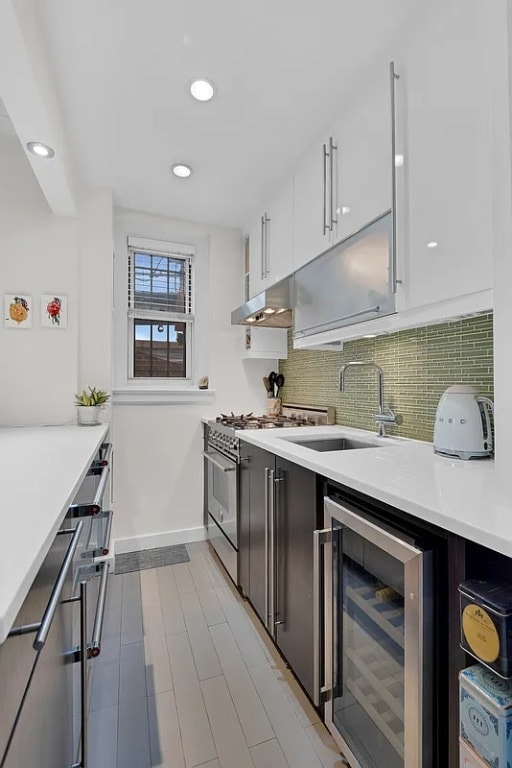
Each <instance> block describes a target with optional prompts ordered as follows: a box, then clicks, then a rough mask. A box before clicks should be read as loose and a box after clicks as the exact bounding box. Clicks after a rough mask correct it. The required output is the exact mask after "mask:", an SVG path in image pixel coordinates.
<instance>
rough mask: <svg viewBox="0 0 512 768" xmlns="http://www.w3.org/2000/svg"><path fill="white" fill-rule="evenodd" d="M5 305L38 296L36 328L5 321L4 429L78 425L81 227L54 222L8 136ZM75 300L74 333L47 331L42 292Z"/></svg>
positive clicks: (1, 270) (1, 227) (3, 194)
mask: <svg viewBox="0 0 512 768" xmlns="http://www.w3.org/2000/svg"><path fill="white" fill-rule="evenodd" d="M0 169H1V171H0V287H1V290H0V302H1V307H2V313H3V311H4V293H17V292H20V293H27V294H29V295H31V296H32V301H33V317H32V328H31V329H6V328H5V327H4V322H3V317H2V319H1V320H0V349H1V367H2V375H1V376H0V425H2V426H5V425H12V424H14V425H17V424H43V423H63V422H66V421H68V420H74V418H75V412H74V407H73V395H74V393H75V391H76V384H77V367H78V307H77V280H78V242H77V229H76V221H75V220H74V219H71V218H64V217H60V216H54V215H53V214H52V213H51V212H50V210H49V208H48V204H47V202H46V200H45V198H44V197H43V194H42V192H41V189H40V187H39V185H38V183H37V181H36V179H35V177H34V175H33V172H32V169H31V167H30V164H29V163H28V160H27V158H26V156H25V153H24V151H23V149H22V147H21V145H20V143H19V141H18V139H17V137H16V136H14V135H9V134H1V135H0ZM54 292H55V293H56V294H59V293H62V294H65V295H67V297H68V306H69V318H68V327H67V328H66V329H49V328H42V327H41V323H40V297H41V294H42V293H54Z"/></svg>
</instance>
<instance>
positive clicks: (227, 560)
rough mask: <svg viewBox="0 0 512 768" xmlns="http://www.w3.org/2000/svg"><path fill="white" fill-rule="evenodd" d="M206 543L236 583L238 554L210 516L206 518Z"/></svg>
mask: <svg viewBox="0 0 512 768" xmlns="http://www.w3.org/2000/svg"><path fill="white" fill-rule="evenodd" d="M207 533H208V541H209V542H210V544H211V545H212V547H213V548H214V550H215V551H216V552H217V554H218V556H219V557H220V559H221V561H222V563H223V565H224V567H225V569H226V570H227V572H228V573H229V575H230V576H231V578H232V579H233V581H234V582H235V584H236V583H237V574H238V568H237V559H238V552H237V551H236V549H233V547H232V546H231V544H230V542H229V541H228V540H227V539H226V537H225V536H224V534H223V533H222V530H221V529H220V528H219V526H218V525H217V523H216V522H215V520H214V519H213V518H212V516H211V515H209V516H208V528H207Z"/></svg>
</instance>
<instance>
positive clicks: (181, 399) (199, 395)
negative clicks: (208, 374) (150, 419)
mask: <svg viewBox="0 0 512 768" xmlns="http://www.w3.org/2000/svg"><path fill="white" fill-rule="evenodd" d="M214 397H215V390H214V389H198V388H197V387H183V388H181V389H178V388H176V389H162V388H160V389H157V388H150V387H145V388H141V387H137V388H135V387H129V388H124V389H114V393H113V398H112V401H113V404H114V405H193V404H195V403H202V402H204V401H205V400H212V399H213V398H214Z"/></svg>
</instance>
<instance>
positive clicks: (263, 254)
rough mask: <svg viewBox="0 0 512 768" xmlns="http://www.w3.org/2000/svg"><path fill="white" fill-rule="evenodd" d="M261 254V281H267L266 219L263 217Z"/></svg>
mask: <svg viewBox="0 0 512 768" xmlns="http://www.w3.org/2000/svg"><path fill="white" fill-rule="evenodd" d="M260 245H261V248H260V250H261V253H260V261H261V279H262V280H264V279H265V217H264V216H262V217H261V244H260Z"/></svg>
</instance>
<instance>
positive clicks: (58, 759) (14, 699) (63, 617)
mask: <svg viewBox="0 0 512 768" xmlns="http://www.w3.org/2000/svg"><path fill="white" fill-rule="evenodd" d="M69 545H70V535H68V534H62V535H58V536H56V538H55V541H54V543H53V545H52V547H51V548H50V551H49V552H48V554H47V556H46V558H45V560H44V562H43V565H42V566H41V568H40V570H39V573H38V575H37V576H36V578H35V580H34V583H33V585H32V587H31V589H30V592H29V594H28V595H27V598H26V599H25V602H24V603H23V606H22V608H21V610H20V612H19V614H18V616H17V618H16V621H15V623H14V627H20V626H23V625H29V624H38V623H39V622H40V621H41V619H42V617H43V615H44V614H45V610H46V608H47V605H48V603H49V599H50V595H51V593H52V590H53V587H54V585H55V583H56V580H57V577H58V574H59V571H60V569H61V567H62V565H63V561H64V558H65V555H66V552H67V550H68V547H69ZM72 586H73V583H72V574H71V570H70V571H69V573H68V577H67V579H66V582H65V584H64V587H63V590H62V597H63V598H64V597H68V596H70V595H71V592H72ZM73 608H74V606H73V605H71V604H62V603H61V604H59V605H58V607H57V611H56V614H55V617H54V619H53V622H52V624H51V629H50V631H49V634H48V637H47V640H46V643H45V645H44V647H43V648H42V650H40V651H36V650H34V647H33V644H34V639H35V633H34V632H30V633H28V634H22V635H14V636H10V637H8V638H7V640H6V641H5V642H4V643H3V644H2V645H0V683H1V690H2V694H1V696H0V766H2V768H29V766H38V768H69V766H70V765H71V764H72V762H73V760H72V756H73V755H72V701H71V697H72V684H71V665H69V664H68V663H67V661H66V659H65V657H64V653H65V651H67V650H69V649H70V648H71V640H72V638H71V627H72V611H73ZM24 696H25V698H24ZM15 725H16V727H15ZM8 744H9V749H8V751H7V752H6V749H7V746H8Z"/></svg>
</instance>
